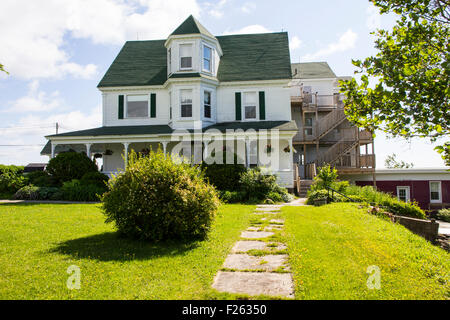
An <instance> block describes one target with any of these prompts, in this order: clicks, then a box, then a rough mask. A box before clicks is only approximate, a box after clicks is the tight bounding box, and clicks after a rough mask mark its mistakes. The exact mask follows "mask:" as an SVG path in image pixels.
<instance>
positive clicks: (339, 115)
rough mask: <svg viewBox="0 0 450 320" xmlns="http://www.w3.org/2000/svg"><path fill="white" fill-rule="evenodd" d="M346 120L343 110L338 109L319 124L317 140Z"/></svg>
mask: <svg viewBox="0 0 450 320" xmlns="http://www.w3.org/2000/svg"><path fill="white" fill-rule="evenodd" d="M345 119H346V116H345V112H344V109H343V108H337V109H334V110H333V111H331V112H330V113H328V114H327V115H326V116H325V117H323V118H322V119H321V120H320V121H319V123H318V124H317V139H320V138H321V137H323V136H324V135H326V134H327V133H328V132H330V131H331V130H332V129H334V128H336V127H337V126H338V125H339V124H341V123H342V121H344V120H345Z"/></svg>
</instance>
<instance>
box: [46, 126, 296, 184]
mask: <svg viewBox="0 0 450 320" xmlns="http://www.w3.org/2000/svg"><path fill="white" fill-rule="evenodd" d="M171 131H172V130H171ZM294 135H295V131H294V130H288V131H286V130H285V131H278V130H276V131H275V132H271V131H270V130H266V129H257V130H255V129H251V130H246V131H244V130H236V131H233V132H228V131H227V132H223V131H221V130H218V129H215V130H200V131H199V132H194V131H187V130H185V131H184V132H174V131H172V132H170V133H164V134H145V135H141V134H139V135H136V134H129V135H93V133H92V132H85V134H84V133H83V131H79V132H71V133H63V134H60V135H53V136H48V137H47V139H48V140H49V141H48V143H47V144H46V146H45V147H44V149H43V150H42V152H41V154H42V155H47V156H49V157H50V158H53V157H55V156H56V155H57V154H58V153H61V152H67V151H75V152H83V153H85V154H86V155H87V156H88V157H89V158H91V159H95V160H96V162H97V164H98V166H99V170H100V171H101V172H103V173H104V174H106V175H108V176H111V175H112V174H115V173H117V172H120V171H121V170H123V169H124V168H126V166H127V157H126V156H125V155H127V154H128V153H129V152H130V151H131V150H134V151H135V152H136V153H143V154H146V153H149V152H150V150H153V151H157V150H158V149H159V150H161V151H162V152H164V154H170V155H172V156H177V157H180V158H181V159H183V161H186V162H191V163H197V164H198V163H201V162H202V161H206V162H207V163H208V160H209V161H213V160H212V158H213V157H214V154H215V153H217V152H223V151H226V152H227V153H228V152H231V153H234V154H236V156H237V161H238V163H240V164H243V165H245V166H246V167H256V166H261V167H265V168H267V169H268V172H271V173H273V174H275V175H277V177H278V183H279V184H280V185H282V186H284V187H286V188H293V187H294V166H293V152H294V148H293V143H292V138H293V136H294ZM208 158H210V159H208ZM226 163H228V161H227V162H226Z"/></svg>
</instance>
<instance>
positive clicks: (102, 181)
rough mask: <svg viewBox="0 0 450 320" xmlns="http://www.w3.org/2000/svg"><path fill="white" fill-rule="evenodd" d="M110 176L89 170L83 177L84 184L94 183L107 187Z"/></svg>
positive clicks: (100, 186) (82, 182)
mask: <svg viewBox="0 0 450 320" xmlns="http://www.w3.org/2000/svg"><path fill="white" fill-rule="evenodd" d="M108 180H109V178H108V176H107V175H105V174H103V173H101V172H88V173H86V174H85V175H84V176H83V177H82V178H81V181H80V182H81V184H82V185H94V186H97V187H99V188H104V189H106V185H107V183H108Z"/></svg>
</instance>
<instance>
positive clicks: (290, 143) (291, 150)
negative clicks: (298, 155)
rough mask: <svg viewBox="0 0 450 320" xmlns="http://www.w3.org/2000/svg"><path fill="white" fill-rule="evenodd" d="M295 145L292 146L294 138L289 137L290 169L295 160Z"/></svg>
mask: <svg viewBox="0 0 450 320" xmlns="http://www.w3.org/2000/svg"><path fill="white" fill-rule="evenodd" d="M293 152H294V150H293V146H292V138H291V139H289V170H292V169H293V162H294V156H293Z"/></svg>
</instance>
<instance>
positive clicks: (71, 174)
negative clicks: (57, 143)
mask: <svg viewBox="0 0 450 320" xmlns="http://www.w3.org/2000/svg"><path fill="white" fill-rule="evenodd" d="M47 171H48V173H50V174H51V175H52V176H54V177H55V178H56V179H57V180H58V181H60V182H66V181H71V180H73V179H78V180H79V179H81V178H82V177H83V176H84V175H85V174H86V173H88V172H97V171H98V168H97V166H96V165H95V163H94V162H93V161H92V160H91V159H89V158H88V157H87V156H86V155H85V154H84V153H77V152H63V153H60V154H58V155H57V156H56V157H55V158H53V159H50V161H49V162H48V166H47Z"/></svg>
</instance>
